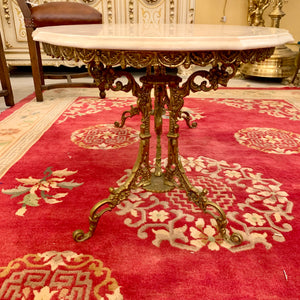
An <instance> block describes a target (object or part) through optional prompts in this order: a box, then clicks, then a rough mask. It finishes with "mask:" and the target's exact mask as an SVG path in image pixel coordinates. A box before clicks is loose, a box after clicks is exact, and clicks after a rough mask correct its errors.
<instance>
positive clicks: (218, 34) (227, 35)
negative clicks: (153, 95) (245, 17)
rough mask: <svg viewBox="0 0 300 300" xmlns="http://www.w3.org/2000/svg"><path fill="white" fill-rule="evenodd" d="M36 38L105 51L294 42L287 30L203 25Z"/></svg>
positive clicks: (115, 28)
mask: <svg viewBox="0 0 300 300" xmlns="http://www.w3.org/2000/svg"><path fill="white" fill-rule="evenodd" d="M33 39H34V40H35V41H39V42H45V43H49V44H53V45H57V46H65V47H75V48H83V49H102V50H105V49H106V50H140V51H206V50H247V49H257V48H268V47H274V46H278V45H282V44H285V43H288V42H293V40H294V39H293V37H292V35H291V34H290V33H289V32H288V31H287V30H285V29H279V28H271V27H256V26H251V27H250V26H232V25H203V24H96V25H66V26H52V27H42V28H37V29H36V30H35V31H34V32H33Z"/></svg>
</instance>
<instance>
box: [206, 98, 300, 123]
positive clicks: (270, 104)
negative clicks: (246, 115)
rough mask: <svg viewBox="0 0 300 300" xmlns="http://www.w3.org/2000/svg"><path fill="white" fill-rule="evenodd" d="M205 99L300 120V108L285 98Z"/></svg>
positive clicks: (278, 116)
mask: <svg viewBox="0 0 300 300" xmlns="http://www.w3.org/2000/svg"><path fill="white" fill-rule="evenodd" d="M205 100H208V101H210V102H218V103H222V104H225V105H227V106H231V107H236V108H241V109H243V110H255V111H257V112H258V113H262V114H267V115H270V116H273V117H277V118H287V119H289V120H292V121H300V111H299V109H298V108H297V107H295V106H294V105H292V104H290V103H288V102H286V101H283V100H278V99H276V100H274V99H255V98H243V99H238V98H211V99H209V98H205Z"/></svg>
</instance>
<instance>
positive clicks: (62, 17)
mask: <svg viewBox="0 0 300 300" xmlns="http://www.w3.org/2000/svg"><path fill="white" fill-rule="evenodd" d="M17 1H18V4H19V6H20V9H21V11H22V14H23V16H24V22H25V26H26V27H33V28H36V27H44V26H56V25H74V24H101V23H102V14H101V13H100V12H99V11H97V10H96V9H95V8H93V7H91V6H89V5H86V4H83V3H77V2H63V1H59V2H48V3H43V4H40V5H36V6H31V5H30V4H28V3H27V2H26V0H17Z"/></svg>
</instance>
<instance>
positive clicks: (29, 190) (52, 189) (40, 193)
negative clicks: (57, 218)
mask: <svg viewBox="0 0 300 300" xmlns="http://www.w3.org/2000/svg"><path fill="white" fill-rule="evenodd" d="M76 173H77V171H69V170H68V169H64V170H56V171H52V168H51V167H49V168H47V169H46V170H45V171H44V176H43V177H42V178H32V177H31V176H30V177H29V178H16V180H17V181H18V182H20V183H21V184H22V185H19V186H17V187H15V188H12V189H2V193H3V194H7V195H10V196H11V198H16V197H20V196H23V200H22V201H20V202H19V203H21V204H22V207H21V208H19V209H18V210H17V212H16V215H17V216H24V214H25V213H26V211H27V206H29V207H37V206H39V205H40V203H39V201H40V200H41V199H43V200H44V202H45V203H47V204H56V203H59V202H62V201H63V198H64V197H66V196H67V195H68V193H65V192H64V193H63V192H61V190H62V189H68V190H72V189H73V188H75V187H78V186H80V185H82V184H83V183H77V182H74V180H72V181H66V177H67V176H71V175H74V174H76ZM58 191H59V192H58Z"/></svg>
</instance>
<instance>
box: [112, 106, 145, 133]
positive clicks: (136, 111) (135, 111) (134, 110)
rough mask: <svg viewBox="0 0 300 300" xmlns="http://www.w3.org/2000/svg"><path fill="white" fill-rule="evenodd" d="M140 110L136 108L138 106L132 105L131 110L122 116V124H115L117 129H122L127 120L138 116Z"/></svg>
mask: <svg viewBox="0 0 300 300" xmlns="http://www.w3.org/2000/svg"><path fill="white" fill-rule="evenodd" d="M139 112H140V111H139V108H138V107H136V106H133V105H131V106H130V110H125V111H124V112H123V113H122V116H121V123H120V122H117V121H116V122H115V123H114V125H115V127H117V128H122V127H123V126H124V124H125V122H126V120H127V119H128V118H132V117H133V116H136V115H138V114H139Z"/></svg>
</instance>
